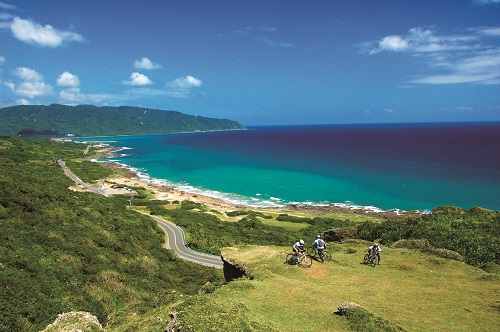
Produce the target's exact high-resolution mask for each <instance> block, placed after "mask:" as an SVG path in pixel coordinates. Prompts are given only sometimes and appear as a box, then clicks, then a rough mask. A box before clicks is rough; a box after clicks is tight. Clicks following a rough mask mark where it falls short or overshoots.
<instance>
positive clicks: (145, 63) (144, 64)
mask: <svg viewBox="0 0 500 332" xmlns="http://www.w3.org/2000/svg"><path fill="white" fill-rule="evenodd" d="M134 67H135V68H137V69H146V70H152V69H161V68H163V66H162V65H160V64H159V63H154V62H152V61H151V60H149V58H146V57H143V58H141V59H140V60H135V62H134Z"/></svg>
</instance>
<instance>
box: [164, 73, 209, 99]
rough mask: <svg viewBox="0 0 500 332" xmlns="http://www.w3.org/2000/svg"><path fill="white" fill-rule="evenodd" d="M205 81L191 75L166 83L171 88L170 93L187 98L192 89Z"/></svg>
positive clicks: (173, 95)
mask: <svg viewBox="0 0 500 332" xmlns="http://www.w3.org/2000/svg"><path fill="white" fill-rule="evenodd" d="M202 84H203V82H202V81H201V80H200V79H198V78H196V77H194V76H191V75H187V76H185V77H179V78H176V79H174V80H172V81H170V82H168V83H167V84H166V86H167V87H168V88H170V90H169V92H168V94H169V95H170V96H172V97H176V98H187V97H189V95H190V93H191V89H192V88H195V87H200V86H201V85H202Z"/></svg>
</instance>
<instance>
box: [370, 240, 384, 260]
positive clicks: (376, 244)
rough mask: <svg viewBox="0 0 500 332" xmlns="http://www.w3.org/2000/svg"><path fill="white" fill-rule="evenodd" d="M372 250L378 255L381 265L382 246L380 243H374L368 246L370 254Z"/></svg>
mask: <svg viewBox="0 0 500 332" xmlns="http://www.w3.org/2000/svg"><path fill="white" fill-rule="evenodd" d="M372 251H373V253H374V254H375V255H377V258H378V265H380V252H381V251H382V249H381V248H380V245H379V244H378V243H374V244H373V246H371V247H369V248H368V253H369V254H371V253H372Z"/></svg>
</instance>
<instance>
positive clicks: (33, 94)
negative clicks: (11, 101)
mask: <svg viewBox="0 0 500 332" xmlns="http://www.w3.org/2000/svg"><path fill="white" fill-rule="evenodd" d="M13 91H14V93H15V94H16V95H18V96H21V97H24V98H29V99H34V98H37V97H43V96H50V95H52V93H53V92H52V87H51V86H50V85H48V84H45V83H44V82H28V81H26V82H21V83H20V84H18V85H17V87H15V89H14V90H13Z"/></svg>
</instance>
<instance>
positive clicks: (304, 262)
mask: <svg viewBox="0 0 500 332" xmlns="http://www.w3.org/2000/svg"><path fill="white" fill-rule="evenodd" d="M312 263H313V261H312V259H311V258H309V257H308V256H307V255H302V256H300V258H299V266H300V267H311V265H312Z"/></svg>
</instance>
